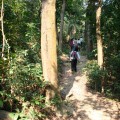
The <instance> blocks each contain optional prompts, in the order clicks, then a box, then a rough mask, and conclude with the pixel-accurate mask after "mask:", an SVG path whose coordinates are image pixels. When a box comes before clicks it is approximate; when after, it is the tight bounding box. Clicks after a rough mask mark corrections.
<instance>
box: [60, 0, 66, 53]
mask: <svg viewBox="0 0 120 120" xmlns="http://www.w3.org/2000/svg"><path fill="white" fill-rule="evenodd" d="M65 4H66V0H63V4H62V10H61V23H60V35H59V49H60V50H61V51H62V42H63V26H64V13H65Z"/></svg>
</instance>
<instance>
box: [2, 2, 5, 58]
mask: <svg viewBox="0 0 120 120" xmlns="http://www.w3.org/2000/svg"><path fill="white" fill-rule="evenodd" d="M3 17H4V3H3V0H2V6H1V30H2V37H3V39H2V58H4V50H5V35H4V27H3Z"/></svg>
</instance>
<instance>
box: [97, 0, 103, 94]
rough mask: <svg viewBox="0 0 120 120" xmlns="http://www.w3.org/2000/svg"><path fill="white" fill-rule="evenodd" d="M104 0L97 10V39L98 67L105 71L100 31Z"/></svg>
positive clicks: (99, 1)
mask: <svg viewBox="0 0 120 120" xmlns="http://www.w3.org/2000/svg"><path fill="white" fill-rule="evenodd" d="M101 8H102V0H98V7H97V10H96V37H97V54H98V65H99V66H100V68H101V69H103V40H102V35H101V31H100V18H101ZM101 87H102V90H101V92H102V93H104V78H103V79H102V80H101Z"/></svg>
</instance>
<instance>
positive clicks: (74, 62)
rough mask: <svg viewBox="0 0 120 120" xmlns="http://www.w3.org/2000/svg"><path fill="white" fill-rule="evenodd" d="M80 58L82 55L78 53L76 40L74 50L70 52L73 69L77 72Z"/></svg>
mask: <svg viewBox="0 0 120 120" xmlns="http://www.w3.org/2000/svg"><path fill="white" fill-rule="evenodd" d="M79 59H80V55H79V53H78V44H77V41H74V44H73V48H72V51H71V53H70V60H71V71H72V72H77V61H78V60H79Z"/></svg>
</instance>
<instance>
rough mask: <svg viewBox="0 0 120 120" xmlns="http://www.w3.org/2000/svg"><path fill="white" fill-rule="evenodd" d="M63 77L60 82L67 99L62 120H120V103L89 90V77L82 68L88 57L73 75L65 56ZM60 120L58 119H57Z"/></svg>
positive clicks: (83, 57) (84, 58)
mask: <svg viewBox="0 0 120 120" xmlns="http://www.w3.org/2000/svg"><path fill="white" fill-rule="evenodd" d="M61 58H62V60H63V61H64V68H63V72H64V74H63V77H62V79H61V80H60V86H61V93H62V96H63V98H64V99H65V104H64V106H63V108H62V111H63V112H62V114H61V116H59V119H60V120H120V103H118V102H115V101H113V100H109V99H107V98H104V97H101V96H100V95H99V94H98V93H93V92H90V91H89V90H88V89H87V86H86V83H87V77H86V74H85V73H84V72H82V68H83V67H84V66H85V64H86V61H87V59H86V57H85V56H82V57H81V61H82V62H79V63H78V67H77V68H78V72H77V73H74V74H72V73H71V70H70V62H68V57H67V56H65V55H63V56H62V57H61ZM57 120H58V119H57Z"/></svg>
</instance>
